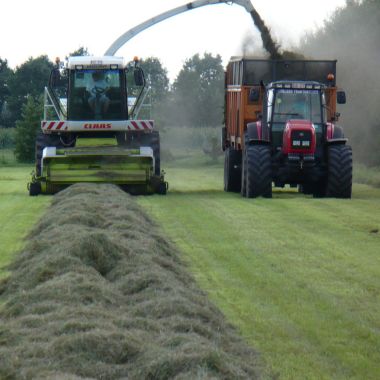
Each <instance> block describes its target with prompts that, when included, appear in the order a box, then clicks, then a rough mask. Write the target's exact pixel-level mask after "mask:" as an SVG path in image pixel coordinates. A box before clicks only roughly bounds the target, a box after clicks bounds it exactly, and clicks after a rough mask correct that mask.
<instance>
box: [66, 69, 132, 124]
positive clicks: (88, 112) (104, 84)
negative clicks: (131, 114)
mask: <svg viewBox="0 0 380 380" xmlns="http://www.w3.org/2000/svg"><path fill="white" fill-rule="evenodd" d="M121 74H122V71H121V70H118V69H96V70H95V69H83V70H73V71H72V72H71V74H70V87H69V99H68V100H69V118H70V119H71V120H122V119H124V118H126V115H125V112H126V105H125V102H123V94H125V91H123V88H125V87H124V86H123V80H122V75H121Z"/></svg>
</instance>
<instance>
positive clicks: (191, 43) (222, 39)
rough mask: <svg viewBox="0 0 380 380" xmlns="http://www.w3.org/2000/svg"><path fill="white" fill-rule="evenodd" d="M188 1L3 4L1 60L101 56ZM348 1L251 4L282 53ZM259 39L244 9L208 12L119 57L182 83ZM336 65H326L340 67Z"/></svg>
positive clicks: (162, 27) (150, 35) (263, 0)
mask: <svg viewBox="0 0 380 380" xmlns="http://www.w3.org/2000/svg"><path fill="white" fill-rule="evenodd" d="M188 2H189V1H186V0H124V1H123V0H112V1H105V0H102V1H100V0H64V1H59V2H58V1H52V0H33V1H31V0H1V1H0V7H1V8H0V9H1V21H0V36H1V37H0V57H1V58H3V59H4V58H6V59H8V63H9V64H10V66H11V67H15V66H17V65H19V64H21V63H22V62H24V61H25V60H27V59H28V58H29V57H37V56H39V55H41V54H47V55H48V56H49V57H50V58H51V59H52V60H53V59H54V58H55V57H56V56H59V57H61V58H64V57H65V55H67V54H68V53H69V52H71V51H73V50H75V49H77V48H78V47H80V46H85V47H87V48H88V50H89V51H90V53H92V54H94V55H102V54H104V52H105V51H106V50H107V48H108V47H109V46H110V45H111V44H112V43H113V42H114V40H116V39H117V38H118V37H119V36H120V35H121V34H123V33H124V32H126V31H127V30H129V29H130V28H132V27H134V26H136V25H137V24H139V23H141V22H143V21H145V20H146V19H148V18H151V17H154V16H156V15H158V14H160V13H162V12H165V11H167V10H169V9H172V8H175V7H178V6H180V5H183V4H185V3H188ZM345 2H346V1H345V0H315V1H314V0H287V1H284V0H252V4H253V6H254V7H255V8H256V10H257V11H258V12H259V13H260V15H261V17H262V18H263V19H264V21H265V22H266V24H267V25H268V26H269V27H270V28H271V30H272V34H273V36H274V37H275V38H276V39H277V41H278V42H280V43H281V44H282V46H283V47H289V46H291V45H295V44H297V42H298V41H299V38H300V37H301V36H302V35H303V34H304V33H305V32H306V31H312V30H315V29H316V28H317V27H318V26H321V25H323V20H325V19H326V18H328V17H329V16H330V15H331V14H332V13H333V12H334V10H335V9H336V8H337V7H342V6H344V4H345ZM247 35H251V36H252V40H253V45H254V48H255V49H258V48H260V45H261V41H260V37H259V35H258V34H257V32H256V30H255V28H254V26H253V23H252V21H251V18H250V15H249V14H248V13H247V12H246V11H245V10H244V8H242V7H240V6H238V5H232V6H231V5H226V4H220V5H209V6H206V7H203V8H200V9H195V10H192V11H189V12H186V13H184V14H181V15H179V16H176V17H174V18H172V19H169V20H166V21H164V22H162V23H160V24H157V25H155V26H154V27H152V28H150V29H147V30H146V31H144V32H142V33H141V34H139V35H138V36H136V37H135V38H133V39H132V40H131V41H129V42H128V43H127V44H126V45H125V46H124V47H123V48H121V49H120V50H119V51H118V53H117V54H116V55H119V56H124V57H125V58H127V59H133V57H134V56H135V55H138V56H140V57H142V58H144V57H149V56H155V57H158V58H160V60H161V62H162V64H163V65H164V66H165V67H166V68H167V69H168V71H169V76H170V77H171V79H173V78H175V76H176V75H177V73H178V71H179V70H180V69H181V67H182V65H183V63H184V61H185V59H186V58H189V57H191V56H192V55H194V54H195V53H201V54H203V53H204V52H211V53H213V54H217V53H219V54H220V55H221V56H222V58H223V63H224V64H226V63H227V62H228V59H229V58H230V57H231V56H233V55H240V54H241V53H242V43H243V40H244V38H245V37H246V36H247ZM333 58H335V57H326V59H333Z"/></svg>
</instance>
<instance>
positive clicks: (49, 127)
mask: <svg viewBox="0 0 380 380" xmlns="http://www.w3.org/2000/svg"><path fill="white" fill-rule="evenodd" d="M54 125H55V121H52V122H51V123H50V124H49V126H48V127H47V129H52V128H53V127H54Z"/></svg>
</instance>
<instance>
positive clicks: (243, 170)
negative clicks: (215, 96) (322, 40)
mask: <svg viewBox="0 0 380 380" xmlns="http://www.w3.org/2000/svg"><path fill="white" fill-rule="evenodd" d="M335 77H336V61H307V60H298V61H297V60H294V61H284V60H257V59H235V60H233V61H231V62H230V63H229V65H228V68H227V76H226V127H225V128H224V131H223V149H224V151H225V171H224V188H225V190H226V191H240V192H241V194H242V195H243V196H246V197H257V196H264V197H271V196H272V183H274V186H276V187H284V186H285V185H286V184H289V185H290V186H292V187H297V186H298V187H299V189H300V191H302V192H303V193H306V194H313V195H314V196H315V197H324V196H331V197H338V198H350V197H351V187H352V152H351V147H350V146H349V145H347V144H346V143H347V139H346V138H345V137H344V134H343V130H342V128H341V127H339V126H338V125H336V122H337V120H338V118H339V113H337V112H336V105H337V103H338V104H344V103H345V102H346V97H345V93H344V92H343V91H338V90H337V87H336V83H335ZM265 83H267V84H265Z"/></svg>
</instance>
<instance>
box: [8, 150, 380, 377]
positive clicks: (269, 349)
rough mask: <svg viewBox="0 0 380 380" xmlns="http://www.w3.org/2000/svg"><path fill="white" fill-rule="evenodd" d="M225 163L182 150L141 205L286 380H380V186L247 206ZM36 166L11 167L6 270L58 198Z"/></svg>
mask: <svg viewBox="0 0 380 380" xmlns="http://www.w3.org/2000/svg"><path fill="white" fill-rule="evenodd" d="M221 162H222V161H221V160H220V161H219V162H218V163H216V164H211V165H210V162H208V159H206V158H204V157H203V158H202V157H201V158H197V159H194V158H193V157H190V156H189V155H188V154H187V153H186V152H184V153H183V152H182V157H180V158H179V159H177V160H175V161H173V162H172V163H169V164H167V165H164V167H165V168H166V169H167V170H166V171H167V179H168V181H169V182H170V189H169V193H168V195H167V196H165V197H163V196H158V195H154V196H150V197H139V198H136V199H137V201H138V203H139V204H141V205H143V207H144V208H145V209H146V210H147V211H148V212H149V213H150V215H152V217H153V218H154V220H155V221H156V222H157V224H159V225H160V226H161V228H162V230H163V232H164V233H165V234H166V235H168V236H169V237H170V238H171V240H172V241H174V242H175V243H176V245H177V246H178V247H179V248H180V250H181V251H182V253H183V257H184V258H185V259H186V261H187V262H188V263H189V264H190V266H191V268H192V272H193V273H194V275H195V277H196V279H197V280H198V282H199V284H200V285H201V286H202V287H203V288H204V289H205V290H206V291H207V292H208V293H209V295H210V297H211V299H212V300H213V301H214V302H215V303H216V305H217V306H218V307H219V308H220V309H221V310H222V311H223V312H224V314H225V315H226V316H227V317H228V319H229V321H231V322H232V323H233V324H235V325H236V326H237V327H238V328H239V329H240V331H241V333H242V335H243V336H244V337H245V339H246V340H247V341H248V342H249V343H250V344H252V345H253V346H254V347H255V348H257V349H258V350H259V351H260V352H261V354H262V358H263V360H264V361H265V363H266V365H267V366H268V367H269V368H270V369H271V370H272V372H273V373H274V374H278V376H279V378H280V379H377V378H378V373H380V364H379V361H378V358H379V357H380V336H379V335H380V334H379V331H380V318H379V315H380V302H379V301H380V299H379V298H380V297H379V294H380V292H379V290H380V256H379V252H380V233H379V232H378V230H379V229H380V202H379V200H380V190H378V189H375V188H372V187H369V186H366V185H355V186H354V191H353V199H352V200H335V199H312V198H311V197H308V196H304V195H300V194H297V193H295V192H293V191H290V190H285V191H275V192H274V197H273V199H255V200H248V199H242V198H241V197H240V196H239V195H237V194H227V193H224V192H223V191H222V178H223V173H222V172H223V169H222V165H221ZM30 170H31V169H30V168H29V167H16V168H11V167H3V168H0V208H1V213H0V225H1V229H0V239H1V245H0V252H1V254H0V267H1V266H3V265H4V264H6V263H8V262H9V259H10V258H11V256H12V254H14V252H16V251H17V250H18V249H19V248H20V247H21V245H22V244H23V241H22V239H23V237H24V236H25V235H26V234H27V232H28V230H29V229H30V228H31V226H33V224H34V223H35V222H36V220H37V219H38V218H39V217H40V216H41V215H42V214H43V212H44V211H45V209H46V206H47V205H48V204H49V203H50V200H51V197H48V196H44V197H41V196H40V197H35V198H31V197H29V196H28V195H27V191H26V188H25V186H26V182H27V181H28V179H29V172H30ZM4 274H5V272H4V271H3V272H1V275H2V276H4Z"/></svg>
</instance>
